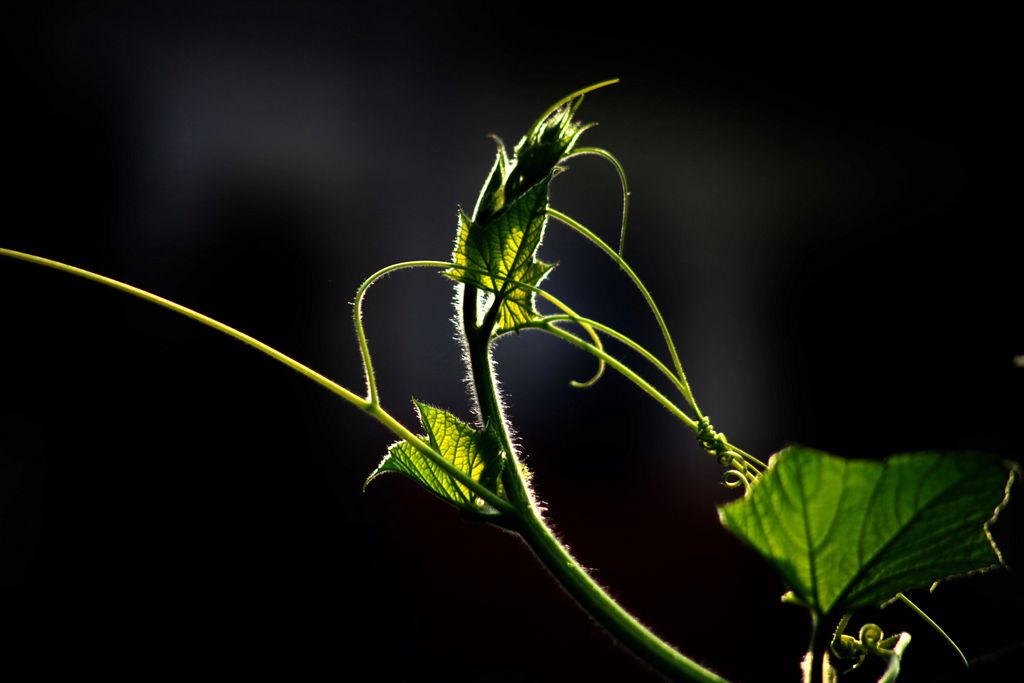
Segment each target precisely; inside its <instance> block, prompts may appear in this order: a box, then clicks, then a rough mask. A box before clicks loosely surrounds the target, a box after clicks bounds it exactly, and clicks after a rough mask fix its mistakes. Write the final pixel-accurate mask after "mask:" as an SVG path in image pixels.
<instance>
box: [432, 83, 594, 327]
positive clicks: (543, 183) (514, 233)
mask: <svg viewBox="0 0 1024 683" xmlns="http://www.w3.org/2000/svg"><path fill="white" fill-rule="evenodd" d="M582 101H583V98H582V96H580V97H576V98H574V99H573V100H572V101H570V102H567V103H566V104H564V105H563V106H561V107H559V108H558V109H556V110H555V111H554V112H552V113H551V114H550V115H549V116H547V117H545V118H543V119H542V120H540V121H538V122H537V123H535V124H534V126H533V127H532V128H531V129H530V132H529V133H527V134H526V135H525V136H523V138H522V139H521V140H520V141H519V144H517V145H516V147H515V150H514V154H513V157H512V159H509V158H508V155H507V154H506V152H505V147H504V145H503V144H502V143H501V141H500V140H498V156H497V159H496V160H495V162H494V166H493V167H492V168H491V173H490V175H488V177H487V181H486V182H485V183H484V187H483V189H482V190H481V192H480V197H479V198H478V199H477V204H476V208H475V209H474V212H473V217H472V218H470V217H469V216H467V215H466V214H465V213H463V212H462V210H461V209H460V210H459V233H458V236H457V238H456V242H455V251H454V253H453V254H452V262H453V263H455V264H456V265H457V266H463V267H464V268H468V269H472V270H463V269H460V268H452V269H450V270H448V271H447V275H448V276H450V277H452V278H454V279H455V280H458V281H459V282H463V283H466V284H469V285H473V286H475V287H477V288H479V289H481V290H484V291H486V292H490V293H491V294H492V295H493V296H494V303H493V304H492V305H497V306H499V309H498V314H497V317H496V323H497V325H496V332H497V333H499V334H500V333H501V332H503V331H507V330H510V329H512V328H513V327H515V326H516V325H519V324H521V323H524V322H528V321H530V320H532V319H533V318H535V317H536V316H537V310H536V307H535V298H536V296H535V293H534V292H533V291H532V290H530V289H527V288H524V287H522V286H520V285H519V284H517V283H520V282H521V283H526V284H528V285H530V286H532V287H536V286H538V285H539V284H540V281H541V280H542V279H544V277H545V276H547V274H548V273H549V272H550V271H551V269H552V268H553V267H554V266H553V265H551V264H547V263H543V262H541V261H538V260H537V259H536V253H537V248H538V247H539V246H540V243H541V240H542V239H543V237H544V226H545V224H546V223H547V218H548V217H547V208H548V189H549V187H550V185H551V178H552V177H554V175H555V173H556V172H557V171H558V170H560V169H559V166H558V164H559V162H560V161H561V160H562V159H563V158H564V157H565V155H567V154H569V153H570V152H571V151H572V149H573V147H574V146H575V145H576V142H577V141H578V140H579V137H580V135H582V134H583V131H585V130H586V129H587V128H589V125H585V124H581V123H579V122H577V121H574V120H573V116H574V114H575V113H576V109H577V108H578V107H579V105H580V103H581V102H582ZM474 271H477V272H474Z"/></svg>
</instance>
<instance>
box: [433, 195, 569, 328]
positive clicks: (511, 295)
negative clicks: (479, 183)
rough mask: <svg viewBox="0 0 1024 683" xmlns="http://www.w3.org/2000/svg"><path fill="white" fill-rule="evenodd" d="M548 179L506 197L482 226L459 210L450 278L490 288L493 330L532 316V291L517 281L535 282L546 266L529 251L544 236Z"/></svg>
mask: <svg viewBox="0 0 1024 683" xmlns="http://www.w3.org/2000/svg"><path fill="white" fill-rule="evenodd" d="M549 183H550V178H545V179H544V180H543V181H541V182H539V183H537V184H536V185H534V186H533V187H531V188H530V189H529V190H528V191H527V192H526V193H524V194H523V195H521V196H520V197H517V198H516V199H515V200H514V201H512V202H511V203H510V204H508V206H506V208H505V210H504V211H503V212H502V213H501V214H500V215H499V216H498V217H497V218H495V219H494V220H493V221H491V222H490V223H488V224H487V225H479V224H476V223H474V222H473V221H472V220H471V219H470V218H469V217H468V216H466V214H464V213H462V212H461V211H460V212H459V235H458V240H457V242H456V246H455V252H454V254H453V255H452V261H453V262H454V263H455V264H457V265H459V266H465V267H466V268H467V270H462V271H460V270H458V269H456V268H452V269H451V270H450V271H449V272H450V274H451V275H452V277H454V278H455V279H457V280H459V281H461V282H465V283H467V284H471V285H475V286H476V287H478V288H480V289H482V290H484V291H487V292H491V293H492V294H493V295H494V296H495V297H496V299H497V300H498V301H500V306H501V309H500V311H499V315H498V330H499V331H504V330H508V329H510V328H512V327H513V326H515V325H516V324H519V323H522V322H526V321H529V320H531V319H532V318H533V317H534V316H536V315H537V311H536V308H535V298H536V294H535V293H534V292H533V291H532V290H530V289H526V288H524V287H521V286H520V285H519V284H518V283H520V282H524V283H526V284H528V285H531V286H534V287H536V286H537V285H539V284H540V281H541V280H542V279H543V278H544V277H545V276H546V275H547V274H548V272H550V271H551V268H552V266H551V265H549V264H546V263H542V262H540V261H538V260H537V259H536V258H535V257H534V255H535V253H536V251H537V247H538V246H539V245H540V242H541V240H542V239H543V237H544V225H545V223H546V222H547V213H546V211H547V204H548V184H549Z"/></svg>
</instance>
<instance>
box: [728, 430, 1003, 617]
mask: <svg viewBox="0 0 1024 683" xmlns="http://www.w3.org/2000/svg"><path fill="white" fill-rule="evenodd" d="M1015 475H1016V467H1015V466H1014V465H1011V464H1009V463H1007V462H1005V461H1003V460H1000V459H998V458H995V457H992V456H987V455H982V454H977V453H917V454H909V455H894V456H892V457H890V458H888V459H887V460H885V461H884V462H874V461H867V460H846V459H843V458H838V457H835V456H832V455H828V454H826V453H821V452H818V451H813V450H810V449H806V448H801V447H790V448H786V449H785V450H783V451H782V452H780V453H778V454H776V455H775V456H773V458H772V460H771V462H770V463H769V468H768V470H767V471H766V472H765V473H764V475H763V477H762V478H761V480H760V481H758V482H756V483H755V484H754V485H753V487H752V488H751V490H750V492H749V493H748V494H747V495H746V496H744V497H743V498H741V499H740V500H737V501H733V502H731V503H729V504H727V505H725V506H723V507H721V508H719V516H720V517H721V520H722V524H724V525H725V527H726V528H727V529H729V530H730V531H731V532H733V533H734V534H736V535H737V536H739V537H740V539H742V540H743V541H745V542H746V543H747V544H749V545H750V546H752V547H753V548H754V550H756V551H757V552H759V553H760V554H761V555H762V556H763V557H764V558H765V559H767V560H768V561H769V562H770V563H771V564H772V565H773V566H774V567H775V569H776V571H778V572H779V573H780V574H781V575H782V577H783V580H784V581H785V583H786V584H787V585H788V586H789V588H790V589H791V590H792V591H793V592H794V593H795V594H796V597H797V598H799V600H801V601H803V602H804V603H806V604H807V605H808V607H809V608H810V609H811V610H812V611H814V612H815V613H816V614H818V615H819V616H820V617H823V618H827V617H830V616H835V615H838V614H846V613H850V612H853V611H855V610H857V609H859V608H862V607H867V606H877V605H879V604H881V603H883V602H886V601H888V600H890V599H891V598H893V597H894V596H895V595H896V594H897V593H901V592H903V591H906V590H909V589H911V588H920V587H925V586H929V585H931V584H934V583H935V582H937V581H940V580H943V579H946V578H950V577H953V576H957V575H961V574H967V573H972V572H979V571H985V570H988V569H992V568H994V567H996V566H999V565H1001V564H1002V556H1001V555H1000V554H999V550H998V548H996V545H995V542H994V541H993V540H992V537H991V536H990V535H989V531H988V527H989V525H990V524H991V523H992V522H993V521H994V520H995V518H996V515H997V514H998V513H999V510H1000V509H1002V507H1003V506H1004V505H1006V503H1007V501H1008V499H1009V491H1010V485H1011V484H1012V483H1013V481H1014V478H1015Z"/></svg>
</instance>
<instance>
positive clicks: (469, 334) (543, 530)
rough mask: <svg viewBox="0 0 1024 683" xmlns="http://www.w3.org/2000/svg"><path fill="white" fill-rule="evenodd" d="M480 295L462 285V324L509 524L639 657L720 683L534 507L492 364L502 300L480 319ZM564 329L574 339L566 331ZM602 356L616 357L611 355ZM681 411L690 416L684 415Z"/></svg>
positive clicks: (682, 675)
mask: <svg viewBox="0 0 1024 683" xmlns="http://www.w3.org/2000/svg"><path fill="white" fill-rule="evenodd" d="M478 297H479V292H478V290H477V289H476V288H475V287H473V286H471V285H464V288H463V294H462V306H463V309H462V326H463V332H464V334H465V341H466V348H467V356H468V358H469V363H470V378H471V381H472V384H473V391H474V395H475V397H476V401H477V409H478V411H479V415H480V420H481V422H482V423H483V425H484V427H485V428H487V429H491V430H493V431H494V433H495V434H496V436H498V438H499V439H500V442H501V444H502V448H503V449H504V451H505V454H506V457H507V462H506V465H505V468H504V469H503V470H502V483H503V484H504V486H505V490H506V492H507V493H508V495H509V499H510V500H511V502H512V504H513V505H515V506H516V508H517V514H516V515H515V519H516V523H514V524H513V525H511V528H512V530H514V531H516V532H517V533H519V535H520V536H521V537H522V539H523V540H524V541H525V542H526V544H527V545H528V546H529V547H530V549H531V550H532V551H533V553H534V554H535V555H536V556H537V559H538V560H540V562H541V564H543V565H544V566H545V567H546V568H547V569H548V571H549V572H550V573H551V575H552V576H553V577H554V578H555V580H557V581H558V583H559V584H561V585H562V587H563V588H565V590H566V591H567V592H568V593H569V594H570V595H571V596H572V597H573V598H574V599H575V600H576V601H577V603H578V604H579V605H580V607H582V608H583V610H584V611H586V612H587V614H589V615H590V616H591V617H592V618H593V619H594V620H596V621H597V622H598V623H599V624H601V626H603V627H604V628H605V629H607V630H608V632H609V633H611V634H612V636H614V637H615V638H616V639H617V640H618V641H619V642H620V643H622V644H623V645H624V646H626V647H627V648H628V649H629V650H630V651H631V652H633V654H635V655H636V656H637V657H639V658H640V659H641V660H643V661H644V662H646V663H647V664H648V665H650V666H651V667H653V668H654V669H656V670H657V671H659V672H660V673H662V674H663V675H665V676H666V677H668V678H669V679H672V680H680V681H682V680H686V681H702V682H705V683H724V680H725V679H723V678H721V677H720V676H718V675H717V674H715V673H714V672H712V671H710V670H708V669H705V668H704V667H702V666H701V665H699V664H697V663H696V662H694V661H693V660H692V659H689V658H688V657H686V656H685V655H683V654H682V653H680V652H678V651H676V650H675V649H674V648H673V647H672V646H671V645H669V644H668V643H666V642H665V641H663V640H661V639H660V638H658V637H657V636H656V635H654V633H652V632H651V631H650V630H648V629H647V628H646V627H644V626H643V625H642V624H641V623H640V622H638V621H637V620H636V619H635V618H633V616H632V615H630V614H629V613H628V612H627V611H626V610H624V609H623V608H622V607H621V606H620V605H619V604H618V603H617V602H615V600H614V599H613V598H612V597H611V596H610V595H608V593H606V592H605V591H604V590H603V589H602V588H601V587H600V586H599V585H597V583H595V582H594V580H593V579H592V578H590V576H589V574H587V572H586V570H585V569H584V568H583V567H582V566H581V565H580V564H579V562H577V561H576V559H575V558H573V556H572V555H571V554H570V553H569V551H568V550H567V549H566V548H565V546H564V545H562V543H561V542H559V540H558V539H557V538H556V537H555V535H554V533H552V531H551V529H550V528H549V527H548V526H547V525H546V524H545V523H544V519H543V517H542V515H541V511H540V510H539V509H538V508H537V505H536V502H535V501H534V499H533V495H532V494H531V492H530V489H529V486H528V485H527V483H526V481H525V479H524V476H523V470H522V468H521V466H520V464H519V460H518V457H517V455H516V450H515V446H514V444H513V443H512V439H511V437H510V435H509V427H508V424H507V422H506V421H505V416H504V413H503V411H502V407H501V400H500V399H499V397H498V390H497V380H496V378H495V375H494V370H493V367H492V361H491V343H492V337H491V332H492V329H493V323H494V317H493V312H494V311H495V310H497V308H498V306H500V302H498V301H495V302H492V308H491V310H490V311H488V312H487V314H485V316H484V321H483V323H482V324H478V323H477V317H478V303H479V301H478ZM556 329H557V328H556ZM564 334H566V335H568V336H569V337H573V339H576V337H574V336H573V335H571V334H569V333H564ZM579 341H580V342H581V343H584V344H585V343H586V342H583V341H582V340H579ZM588 346H589V345H588ZM606 360H611V361H614V359H613V358H611V357H610V356H609V357H608V358H607V359H606ZM615 362H616V363H617V361H615ZM641 381H642V380H641ZM648 386H649V385H648ZM666 401H667V399H666ZM682 417H683V418H685V419H686V420H689V418H688V417H686V416H685V415H682ZM690 422H692V420H690Z"/></svg>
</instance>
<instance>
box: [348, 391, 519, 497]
mask: <svg viewBox="0 0 1024 683" xmlns="http://www.w3.org/2000/svg"><path fill="white" fill-rule="evenodd" d="M413 403H414V404H415V406H416V411H417V412H418V413H419V416H420V422H421V423H422V424H423V429H424V430H425V431H426V436H425V437H424V439H425V440H427V441H428V442H429V443H430V445H431V446H433V447H434V449H435V450H436V451H437V452H439V453H440V454H441V455H442V456H444V459H445V460H447V461H448V462H450V463H451V464H453V465H455V467H457V468H458V469H459V470H460V471H462V472H463V473H465V474H466V475H467V476H468V477H469V478H471V479H472V480H473V481H476V482H479V483H481V484H482V485H484V486H485V487H487V488H488V489H490V490H492V491H496V492H497V493H498V494H499V495H503V492H502V491H501V487H500V486H499V485H498V475H499V474H500V472H501V466H502V458H501V450H500V447H499V446H498V443H497V440H496V439H494V437H493V436H492V435H491V433H490V432H487V431H484V430H478V429H474V428H473V427H471V426H470V425H468V424H466V423H465V422H463V421H462V420H460V419H459V418H457V417H455V416H454V415H452V414H451V413H449V412H447V411H445V410H441V409H440V408H435V407H433V406H430V405H427V404H426V403H421V402H419V401H415V400H414V401H413ZM385 472H399V473H401V474H404V475H405V476H407V477H410V478H411V479H414V480H416V481H418V482H419V483H420V484H422V485H423V486H424V487H425V488H426V489H427V490H428V491H430V492H431V493H433V494H434V495H436V496H438V497H439V498H441V499H442V500H444V501H446V502H448V503H451V504H452V505H454V506H455V507H457V508H459V509H461V510H463V511H464V512H471V513H474V514H481V513H483V514H487V513H488V512H490V509H489V508H488V507H487V506H484V505H483V501H482V499H480V498H478V497H477V496H476V495H474V494H473V493H472V492H471V491H470V490H469V489H468V488H466V486H465V485H463V484H461V483H459V482H458V481H456V480H455V478H454V477H452V476H451V475H450V474H448V473H447V472H445V471H444V470H443V469H441V468H440V467H439V466H438V465H436V464H434V462H433V461H431V460H430V459H429V458H427V457H426V456H425V455H423V454H422V453H420V452H419V451H418V450H416V447H415V446H413V445H412V444H410V443H408V442H407V441H399V442H397V443H395V444H392V445H391V447H390V448H388V454H387V455H386V456H384V459H383V460H382V461H381V463H380V464H379V465H378V466H377V469H375V470H374V471H373V473H371V474H370V476H369V478H367V480H366V484H364V486H363V488H364V489H365V488H366V486H369V484H370V482H371V481H373V480H374V479H376V478H377V477H378V476H380V475H381V474H383V473H385Z"/></svg>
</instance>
